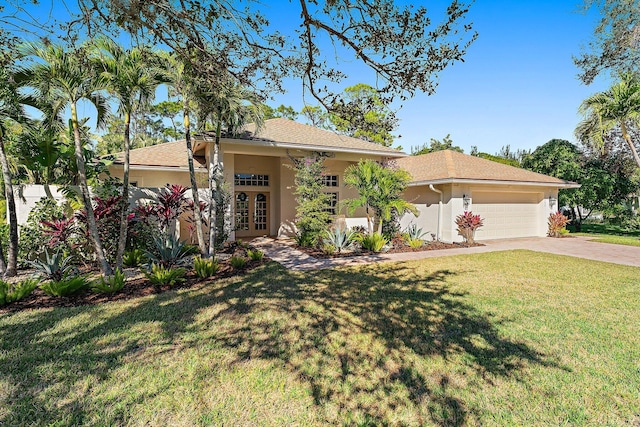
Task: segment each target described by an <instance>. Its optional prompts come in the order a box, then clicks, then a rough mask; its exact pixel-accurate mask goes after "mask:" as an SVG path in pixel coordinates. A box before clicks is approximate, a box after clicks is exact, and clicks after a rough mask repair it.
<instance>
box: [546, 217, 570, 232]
mask: <svg viewBox="0 0 640 427" xmlns="http://www.w3.org/2000/svg"><path fill="white" fill-rule="evenodd" d="M568 222H569V218H567V217H566V216H564V215H562V214H561V213H560V212H556V213H552V214H550V215H549V221H548V222H547V224H548V225H549V229H548V230H547V236H549V237H561V236H562V235H563V234H564V233H565V232H566V228H565V227H566V225H567V223H568Z"/></svg>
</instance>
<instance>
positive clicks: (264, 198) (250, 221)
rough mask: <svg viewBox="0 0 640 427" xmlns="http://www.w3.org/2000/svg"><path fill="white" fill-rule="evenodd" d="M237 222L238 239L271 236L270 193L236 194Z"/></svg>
mask: <svg viewBox="0 0 640 427" xmlns="http://www.w3.org/2000/svg"><path fill="white" fill-rule="evenodd" d="M235 220H236V236H237V237H248V236H264V235H266V234H269V193H264V192H250V191H238V192H236V194H235Z"/></svg>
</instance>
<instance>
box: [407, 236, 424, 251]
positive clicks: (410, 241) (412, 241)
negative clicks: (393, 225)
mask: <svg viewBox="0 0 640 427" xmlns="http://www.w3.org/2000/svg"><path fill="white" fill-rule="evenodd" d="M405 242H407V245H408V246H409V247H410V248H412V249H418V248H421V247H422V246H424V240H422V239H418V238H415V237H407V238H406V239H405Z"/></svg>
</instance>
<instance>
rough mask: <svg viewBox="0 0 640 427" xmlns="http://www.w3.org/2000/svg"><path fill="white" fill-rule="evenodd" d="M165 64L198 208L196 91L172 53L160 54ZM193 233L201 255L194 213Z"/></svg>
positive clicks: (201, 241) (199, 230) (199, 219)
mask: <svg viewBox="0 0 640 427" xmlns="http://www.w3.org/2000/svg"><path fill="white" fill-rule="evenodd" d="M160 55H161V57H162V58H163V60H164V61H163V62H164V64H165V77H166V78H167V80H168V82H169V84H170V85H171V87H172V89H173V90H174V91H175V92H177V94H178V95H179V96H180V98H182V99H181V101H182V123H183V126H184V139H185V143H186V147H187V164H188V166H189V179H190V182H191V195H192V197H193V205H194V206H200V195H199V193H198V183H197V180H196V172H195V166H194V164H193V145H192V143H191V118H190V114H191V105H192V104H193V103H194V98H195V93H196V90H195V89H194V83H193V78H192V76H191V74H192V73H191V72H190V71H191V69H190V67H189V66H188V65H187V64H186V63H185V62H183V61H182V60H181V59H180V58H178V56H177V55H176V54H174V53H161V54H160ZM194 222H195V232H196V237H197V240H198V248H199V249H200V253H201V254H205V253H206V252H207V249H206V243H205V239H204V233H203V231H202V217H201V216H198V215H196V212H194Z"/></svg>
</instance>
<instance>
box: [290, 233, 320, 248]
mask: <svg viewBox="0 0 640 427" xmlns="http://www.w3.org/2000/svg"><path fill="white" fill-rule="evenodd" d="M294 239H295V241H296V244H297V245H298V246H302V247H303V248H312V247H314V246H316V245H317V244H318V235H317V234H315V233H307V232H302V231H301V232H299V233H297V234H296V236H295V237H294Z"/></svg>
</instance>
